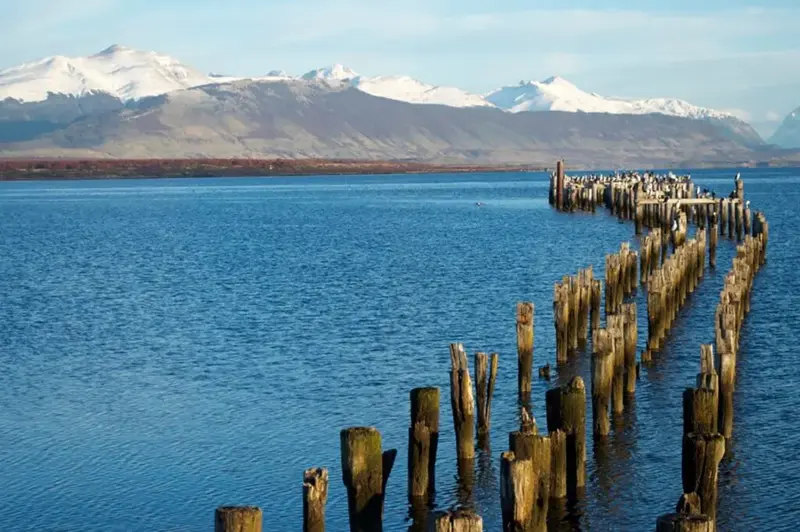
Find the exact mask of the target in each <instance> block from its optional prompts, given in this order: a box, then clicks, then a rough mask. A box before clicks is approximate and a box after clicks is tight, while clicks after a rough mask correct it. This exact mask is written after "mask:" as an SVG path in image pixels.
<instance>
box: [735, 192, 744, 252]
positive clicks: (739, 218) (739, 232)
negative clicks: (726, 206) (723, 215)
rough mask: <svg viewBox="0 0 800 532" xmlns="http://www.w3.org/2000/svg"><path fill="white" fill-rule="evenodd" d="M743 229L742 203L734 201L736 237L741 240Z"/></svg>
mask: <svg viewBox="0 0 800 532" xmlns="http://www.w3.org/2000/svg"><path fill="white" fill-rule="evenodd" d="M743 229H744V204H743V203H742V202H741V201H738V202H736V239H737V240H738V241H739V242H741V241H742V231H743Z"/></svg>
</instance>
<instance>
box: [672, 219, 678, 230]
mask: <svg viewBox="0 0 800 532" xmlns="http://www.w3.org/2000/svg"><path fill="white" fill-rule="evenodd" d="M677 229H678V220H672V230H673V231H676V230H677Z"/></svg>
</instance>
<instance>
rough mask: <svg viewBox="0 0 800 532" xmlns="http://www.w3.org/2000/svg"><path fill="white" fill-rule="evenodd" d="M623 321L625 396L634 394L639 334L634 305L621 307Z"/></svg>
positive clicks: (627, 304)
mask: <svg viewBox="0 0 800 532" xmlns="http://www.w3.org/2000/svg"><path fill="white" fill-rule="evenodd" d="M622 313H623V316H624V319H625V322H624V324H625V325H624V327H625V329H624V336H625V394H626V395H633V394H635V393H636V343H637V341H638V337H639V332H638V329H637V327H638V325H637V315H636V303H626V304H625V305H623V306H622Z"/></svg>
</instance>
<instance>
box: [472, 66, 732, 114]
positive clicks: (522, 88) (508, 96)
mask: <svg viewBox="0 0 800 532" xmlns="http://www.w3.org/2000/svg"><path fill="white" fill-rule="evenodd" d="M485 98H486V100H487V101H489V102H491V103H492V104H494V105H496V106H497V107H499V108H501V109H504V110H506V111H510V112H512V113H518V112H524V111H565V112H584V113H609V114H651V113H657V114H665V115H671V116H683V117H688V118H730V117H732V116H733V115H731V114H730V113H725V112H721V111H714V110H711V109H705V108H702V107H697V106H695V105H692V104H690V103H687V102H685V101H683V100H677V99H669V98H650V99H644V100H632V99H624V98H609V97H605V96H600V95H599V94H596V93H588V92H585V91H583V90H581V89H579V88H578V87H577V86H575V85H574V84H573V83H571V82H570V81H567V80H566V79H564V78H561V77H559V76H552V77H549V78H547V79H545V80H543V81H531V82H527V83H524V82H520V84H519V85H516V86H510V87H501V88H499V89H497V90H494V91H492V92H490V93H488V94H486V95H485Z"/></svg>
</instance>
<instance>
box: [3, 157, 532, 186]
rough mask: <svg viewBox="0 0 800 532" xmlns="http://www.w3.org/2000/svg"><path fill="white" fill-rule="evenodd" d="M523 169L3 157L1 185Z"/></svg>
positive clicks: (511, 167) (323, 161)
mask: <svg viewBox="0 0 800 532" xmlns="http://www.w3.org/2000/svg"><path fill="white" fill-rule="evenodd" d="M543 169H544V168H536V167H531V166H522V165H441V164H440V165H437V164H427V163H419V162H402V161H364V160H355V159H352V160H348V159H341V160H332V159H5V160H3V159H0V181H11V180H26V179H103V178H137V177H235V176H292V175H335V174H395V173H434V172H448V173H457V172H486V171H491V172H503V171H538V170H543Z"/></svg>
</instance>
